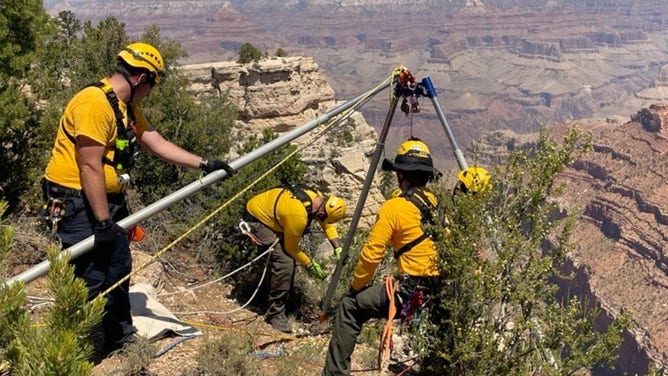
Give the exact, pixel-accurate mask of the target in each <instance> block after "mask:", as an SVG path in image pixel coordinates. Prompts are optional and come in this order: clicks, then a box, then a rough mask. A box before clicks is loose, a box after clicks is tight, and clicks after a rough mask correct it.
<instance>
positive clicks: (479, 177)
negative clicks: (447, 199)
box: [452, 166, 492, 198]
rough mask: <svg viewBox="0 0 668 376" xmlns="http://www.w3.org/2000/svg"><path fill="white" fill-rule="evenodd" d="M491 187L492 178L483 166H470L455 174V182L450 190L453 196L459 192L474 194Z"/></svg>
mask: <svg viewBox="0 0 668 376" xmlns="http://www.w3.org/2000/svg"><path fill="white" fill-rule="evenodd" d="M491 188H492V178H491V176H490V174H489V172H488V171H487V170H486V169H484V168H483V167H478V166H472V167H469V168H467V169H466V170H461V171H459V173H458V174H457V183H456V184H455V187H454V189H453V190H452V196H453V198H454V197H456V196H457V194H459V193H463V194H472V195H475V194H477V193H479V192H482V191H485V190H488V189H491Z"/></svg>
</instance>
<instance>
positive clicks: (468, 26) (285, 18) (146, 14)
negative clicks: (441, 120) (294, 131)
mask: <svg viewBox="0 0 668 376" xmlns="http://www.w3.org/2000/svg"><path fill="white" fill-rule="evenodd" d="M121 4H122V6H121ZM45 5H47V9H50V11H51V12H52V13H54V12H56V13H57V12H58V11H59V10H64V9H67V10H71V11H73V12H74V13H75V14H76V15H77V17H78V18H80V19H93V20H98V19H100V18H101V17H105V16H110V15H113V16H116V17H117V18H119V19H120V20H121V21H122V22H125V23H126V27H127V29H128V31H129V32H130V33H131V34H133V35H139V34H140V33H141V31H142V30H143V28H144V26H146V25H148V24H156V25H158V26H159V27H160V29H161V32H162V34H163V36H166V37H169V38H175V39H177V40H179V41H180V42H181V43H182V45H183V46H184V47H185V48H186V49H187V50H188V51H189V52H190V55H191V56H190V58H189V59H188V60H187V61H184V62H183V63H184V64H194V63H201V64H198V66H199V68H198V69H192V67H191V70H190V75H192V77H191V80H192V81H193V85H195V86H196V87H198V88H200V89H201V90H211V88H210V79H211V73H210V68H211V67H214V66H215V67H216V69H217V72H218V73H219V75H220V77H221V86H222V87H227V86H230V87H232V89H231V91H230V93H231V94H232V95H231V96H232V97H233V98H236V97H238V102H239V103H240V104H241V105H240V107H241V108H242V109H243V111H245V112H244V113H243V115H244V116H245V117H247V118H249V119H250V120H249V121H248V123H247V124H246V125H245V127H246V128H244V129H256V128H260V127H265V126H270V127H273V128H274V129H276V130H280V129H283V130H285V129H287V128H289V126H290V125H293V126H297V125H300V124H303V123H304V122H306V121H308V120H310V119H312V118H313V117H314V116H316V115H317V113H318V112H319V111H321V110H322V109H324V108H325V107H328V106H329V105H330V104H331V103H332V101H333V100H348V99H352V98H353V97H355V96H357V95H358V94H361V93H363V92H364V91H366V90H367V89H369V88H371V87H373V86H375V85H376V84H377V83H379V82H380V81H382V80H383V79H384V78H385V77H387V76H388V75H389V74H390V72H391V70H392V69H393V68H394V67H396V66H397V65H399V64H401V65H405V66H406V67H408V68H409V69H410V70H411V71H412V72H413V74H414V75H415V77H416V78H417V79H421V78H423V77H426V76H429V77H430V78H431V79H432V81H433V83H434V85H435V86H436V88H437V92H438V98H439V101H440V103H441V104H442V105H443V107H444V108H443V110H444V113H445V115H446V117H447V118H448V121H449V123H450V126H451V127H452V128H453V131H454V133H455V136H456V138H457V139H458V141H459V143H460V145H462V146H469V145H471V146H472V147H473V149H474V150H473V151H472V150H467V151H465V155H466V156H467V158H469V159H470V160H469V163H471V160H473V159H475V158H479V159H480V160H481V161H482V163H483V164H486V165H487V164H489V165H491V164H493V163H495V162H500V161H501V159H500V157H501V156H503V155H504V154H505V153H507V152H508V149H509V148H518V147H522V145H526V144H530V143H531V142H533V139H532V136H533V135H532V133H533V132H534V131H535V130H536V129H537V127H538V125H539V124H545V125H548V126H551V131H552V132H554V134H555V135H556V136H557V137H558V136H559V135H560V134H563V132H564V130H565V128H566V127H567V126H570V125H577V126H579V127H581V128H583V129H585V130H588V131H591V132H592V133H593V134H594V141H593V142H594V150H593V152H592V153H590V154H589V155H588V156H586V157H585V158H583V159H582V160H579V161H577V162H576V163H574V165H573V166H571V167H570V168H569V169H567V170H566V171H565V173H564V174H562V176H561V178H562V179H564V180H565V181H567V182H568V192H567V193H568V194H566V195H565V197H563V198H562V199H563V207H564V208H570V207H573V206H577V207H580V208H582V212H583V213H582V216H581V220H580V221H579V223H578V224H577V226H576V228H575V229H574V233H573V240H574V242H575V248H574V250H573V252H572V253H571V255H570V258H569V268H570V269H569V270H568V271H571V272H573V273H574V275H575V278H574V279H573V280H571V281H565V282H564V285H563V286H562V287H563V288H564V290H565V291H571V292H577V293H580V294H584V295H586V296H589V297H591V299H592V300H595V301H596V302H597V303H598V304H599V305H600V307H601V309H602V311H603V314H602V315H601V323H600V324H601V325H605V322H606V320H608V317H614V316H615V315H616V314H618V313H619V312H622V311H624V312H629V313H630V314H631V315H632V316H633V328H632V330H631V331H629V332H628V333H625V336H624V344H623V345H622V350H621V351H620V359H619V361H618V363H617V367H618V368H617V370H616V371H611V372H607V371H604V370H592V372H591V374H592V375H596V376H603V375H605V376H608V375H619V374H622V372H626V373H627V374H647V372H648V371H649V369H650V368H651V367H652V366H653V365H659V366H660V367H664V369H666V368H668V320H666V317H668V257H667V256H666V249H668V184H666V183H667V182H668V163H667V162H666V155H668V106H666V105H665V104H663V103H662V102H664V101H665V98H668V92H667V91H666V90H667V88H668V68H667V67H666V66H665V64H667V62H668V52H667V51H668V48H666V47H667V46H666V44H667V43H668V38H666V30H665V28H666V25H665V24H664V23H665V22H666V21H665V20H668V17H667V16H668V2H666V1H664V0H655V1H652V0H637V1H628V0H619V1H613V0H610V1H602V0H596V1H594V0H591V1H581V0H577V1H576V0H572V1H556V0H552V1H541V0H526V1H519V0H517V1H510V0H509V1H500V0H499V1H486V0H467V1H464V0H461V1H457V0H453V1H446V0H440V1H419V0H414V1H410V0H407V1H402V2H397V1H392V2H390V1H381V0H378V1H361V0H360V1H345V0H340V1H330V0H328V1H324V0H323V1H307V0H300V1H286V2H280V3H279V2H275V3H274V2H272V1H259V0H258V1H252V0H248V1H240V0H239V1H230V2H218V1H145V0H136V1H134V2H132V3H128V2H119V1H104V2H103V1H85V2H81V1H75V0H70V1H45ZM244 42H250V43H252V44H253V45H255V46H257V47H259V48H260V49H262V50H264V51H267V52H268V53H269V54H270V55H272V54H273V52H274V51H275V50H276V49H277V48H279V47H280V48H282V49H284V50H285V51H286V52H287V53H288V55H290V57H289V58H286V59H271V60H265V61H263V62H262V63H261V64H258V65H257V67H251V66H250V65H249V66H247V67H236V66H234V64H224V63H220V61H221V60H235V59H236V57H237V54H238V48H239V46H240V45H241V44H242V43H244ZM297 55H304V56H312V58H310V57H309V58H303V59H302V58H293V56H297ZM280 61H282V63H281V64H282V65H281V66H277V64H279V62H280ZM316 63H317V64H316ZM195 67H197V66H195ZM237 70H239V71H241V72H243V74H244V77H254V78H255V79H254V80H249V79H244V80H241V79H239V78H238V77H239V74H237V73H235V72H236V71H237ZM277 71H280V72H281V74H280V75H277V73H276V72H277ZM225 77H228V78H229V79H228V80H227V81H225ZM277 77H278V78H277ZM281 77H282V78H281ZM325 80H326V81H328V85H329V86H331V89H333V90H330V88H329V87H328V85H326V84H325V82H324V81H325ZM237 86H240V87H237ZM295 86H296V88H295V89H294V90H293V89H292V88H293V87H295ZM297 92H298V93H299V97H297V96H295V95H293V94H291V93H297ZM248 93H253V94H254V96H249V95H247V94H248ZM235 95H236V97H235ZM282 95H285V96H286V98H285V101H283V102H282V101H281V96H282ZM388 97H389V95H388V93H386V92H381V93H380V94H379V95H377V96H376V98H374V100H373V101H372V102H369V103H367V104H366V105H365V106H364V108H363V110H362V112H363V114H364V118H365V119H366V121H367V122H368V123H369V124H371V125H373V126H375V127H379V126H380V125H382V123H383V120H384V118H385V115H386V112H387V107H388ZM258 98H263V100H259V99H258ZM255 99H257V101H253V100H255ZM265 99H266V100H265ZM268 99H271V100H270V101H269V100H268ZM420 105H421V108H422V111H421V112H420V113H418V114H415V115H414V116H413V118H410V117H405V116H404V115H403V114H402V113H400V112H399V111H398V110H397V114H395V120H394V122H393V124H392V126H393V127H395V128H396V129H395V130H394V131H393V132H390V135H391V136H390V137H391V139H390V140H388V143H387V148H388V154H392V153H393V151H394V148H395V147H396V145H398V143H399V142H401V141H402V140H403V139H405V138H406V137H408V135H410V134H411V128H412V133H413V134H414V135H416V136H419V137H422V138H425V139H428V142H429V144H430V146H432V150H433V151H435V152H436V153H435V154H437V155H438V156H439V157H440V158H439V159H440V161H439V162H440V163H444V164H446V166H445V167H448V166H447V164H448V163H450V164H451V166H452V165H454V162H453V161H452V151H451V150H450V148H449V144H448V142H447V140H446V138H445V134H444V132H443V130H442V128H441V126H440V125H438V124H437V121H438V120H437V118H436V116H435V112H434V111H433V108H431V102H430V101H429V100H426V99H424V98H422V99H421V102H420ZM261 108H264V110H261ZM303 109H308V110H305V111H304V110H303ZM263 111H264V112H263ZM277 111H283V112H284V114H283V115H284V117H282V118H278V117H277V116H276V113H277ZM295 111H296V112H295ZM263 114H264V115H263ZM265 115H266V116H265ZM293 123H294V124H293ZM356 123H357V125H356V129H357V132H359V134H356V135H355V137H354V139H355V140H361V141H356V144H355V145H352V144H351V145H345V146H344V147H345V148H344V149H342V148H341V147H338V148H337V150H338V149H341V150H344V151H345V152H343V153H342V154H341V155H334V154H335V153H334V152H333V151H332V150H328V151H326V152H323V153H315V154H312V155H307V156H306V160H307V161H309V162H310V163H312V164H313V165H320V164H322V163H326V164H327V165H326V166H325V167H324V168H320V169H318V168H313V169H312V170H314V171H315V176H312V177H311V178H313V179H314V180H316V181H319V182H320V183H321V184H323V185H325V186H327V187H338V189H341V190H342V191H344V192H343V193H344V196H345V197H346V198H347V199H349V200H351V202H353V201H355V196H354V194H353V193H351V192H355V189H356V187H358V186H359V184H360V182H361V181H362V178H363V176H364V173H365V166H366V160H365V156H368V155H369V152H370V150H373V147H374V146H375V143H374V140H373V137H374V136H375V135H374V134H373V133H374V132H373V131H369V130H370V128H369V127H366V126H364V121H363V119H356ZM439 139H442V140H443V142H440V143H439V142H438V140H439ZM473 140H475V141H476V142H472V141H473ZM323 142H325V143H324V144H323V145H327V144H329V143H331V142H329V141H323ZM321 149H322V150H325V149H324V148H321ZM444 159H445V160H448V161H447V162H443V160H444ZM357 190H359V189H357ZM373 193H374V196H375V197H376V199H374V200H373V201H372V203H371V205H370V206H369V208H367V209H368V210H367V212H366V213H364V214H366V217H367V219H368V220H369V221H370V220H371V219H372V218H373V213H374V210H375V208H376V207H377V205H378V204H379V202H381V201H382V197H381V196H380V194H379V192H373ZM565 210H567V209H565Z"/></svg>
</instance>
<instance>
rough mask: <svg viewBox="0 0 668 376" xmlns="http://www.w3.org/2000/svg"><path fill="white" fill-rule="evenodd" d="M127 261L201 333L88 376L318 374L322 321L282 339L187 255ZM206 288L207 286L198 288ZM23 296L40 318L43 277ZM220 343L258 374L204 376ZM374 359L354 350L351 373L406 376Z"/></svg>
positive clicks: (363, 349)
mask: <svg viewBox="0 0 668 376" xmlns="http://www.w3.org/2000/svg"><path fill="white" fill-rule="evenodd" d="M133 263H134V269H133V273H134V274H133V275H132V278H131V282H132V284H134V283H139V282H143V283H150V284H151V285H153V286H154V287H155V289H156V293H157V300H158V301H159V302H160V303H161V304H162V305H164V306H165V307H167V308H169V310H170V311H171V312H172V313H174V314H175V316H176V317H177V318H178V319H179V320H180V321H181V322H182V323H184V324H187V325H190V326H192V327H194V328H197V329H199V330H200V331H201V332H202V334H203V335H202V336H198V337H194V338H191V339H186V338H184V337H178V336H170V337H166V338H162V339H159V340H157V341H154V342H152V343H149V342H148V341H140V343H139V344H137V345H133V346H132V347H130V348H128V349H126V351H125V352H118V353H114V354H112V355H111V356H109V357H107V358H105V359H103V360H101V361H100V362H99V363H97V364H96V365H95V368H94V372H93V375H96V376H102V375H121V376H122V375H151V376H152V375H156V376H177V375H178V376H186V375H188V376H191V375H192V376H195V375H222V374H229V375H237V374H238V375H240V374H244V375H267V376H273V375H295V376H301V375H303V376H315V375H320V372H321V370H322V367H323V365H324V360H325V352H326V350H327V346H328V343H329V338H330V334H329V330H330V325H329V323H328V322H326V321H325V322H324V323H320V322H319V321H317V320H313V322H310V323H307V322H302V321H298V320H295V319H294V318H291V320H292V322H293V333H292V334H290V335H286V334H283V333H281V332H279V331H277V330H275V329H273V328H272V327H271V326H270V325H268V324H267V323H265V321H264V319H263V316H262V314H261V312H255V311H253V310H252V309H251V308H252V307H250V306H249V307H246V308H241V305H243V304H244V303H245V302H237V301H236V300H234V299H232V298H230V296H231V295H230V294H231V286H230V285H228V284H226V283H225V281H224V280H222V281H218V282H215V283H211V280H212V278H210V277H208V276H207V271H206V268H205V267H203V266H200V265H197V263H196V262H195V261H194V260H193V259H192V257H190V256H189V255H188V254H187V253H184V254H179V255H178V256H175V255H173V254H170V255H167V256H165V255H163V257H160V258H158V259H154V258H152V256H150V255H148V254H146V253H143V252H141V251H139V250H138V249H134V248H133ZM205 284H206V286H205V287H203V288H197V286H201V285H205ZM27 291H28V295H29V296H30V297H31V301H32V302H34V307H33V312H34V313H35V315H36V316H38V315H39V311H40V307H44V306H45V305H47V304H48V302H46V301H42V300H41V297H46V296H47V294H46V279H45V278H40V279H38V280H37V281H35V282H33V283H31V284H29V285H28V287H27ZM175 292H176V293H175ZM37 302H38V303H37ZM229 312H232V313H229ZM220 338H227V339H228V341H229V342H231V343H230V344H229V345H228V347H230V348H231V349H232V350H234V349H236V351H237V352H238V351H242V353H241V355H239V357H240V359H236V360H235V361H236V362H246V361H248V362H251V364H253V365H254V366H256V367H257V368H254V369H253V371H245V372H240V371H232V370H230V373H224V372H220V371H219V372H218V373H216V372H213V373H212V372H210V371H208V370H207V371H204V369H207V368H206V364H211V363H203V364H198V362H202V360H201V358H202V357H203V356H204V355H203V354H208V358H209V362H211V359H218V360H219V361H220V362H224V361H227V359H226V358H225V357H226V356H229V355H225V354H220V357H218V356H217V355H216V354H211V353H210V351H211V347H207V345H208V344H209V345H210V344H211V343H212V342H213V341H216V340H217V339H220ZM142 343H143V345H142ZM246 344H250V346H248V347H247V348H249V349H250V351H245V350H241V349H245V347H244V345H246ZM142 346H143V349H142ZM147 348H148V350H146V349H147ZM142 351H150V353H149V354H150V355H149V358H150V359H149V360H148V363H149V365H148V367H146V368H143V369H141V370H139V371H137V370H136V369H135V368H136V364H139V363H137V358H138V356H140V355H137V353H140V352H142ZM228 351H230V350H228ZM157 354H159V356H156V355H157ZM226 354H228V353H227V352H226ZM377 354H378V350H377V347H375V346H369V345H365V344H360V345H358V346H357V347H356V349H355V353H354V354H353V364H352V369H353V374H354V375H360V376H365V375H410V370H409V369H406V367H405V366H402V364H401V363H399V364H392V368H393V369H398V371H389V370H385V371H380V370H379V369H378V367H377V364H376V359H377ZM407 364H410V363H409V362H407ZM218 366H220V363H218ZM133 367H135V368H133ZM223 368H225V367H223ZM133 369H135V370H134V371H132V370H133Z"/></svg>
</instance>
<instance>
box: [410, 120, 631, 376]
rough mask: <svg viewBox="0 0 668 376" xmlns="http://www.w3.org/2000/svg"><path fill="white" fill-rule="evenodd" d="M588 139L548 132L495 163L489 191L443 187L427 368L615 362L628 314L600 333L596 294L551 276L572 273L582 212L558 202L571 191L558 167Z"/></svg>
mask: <svg viewBox="0 0 668 376" xmlns="http://www.w3.org/2000/svg"><path fill="white" fill-rule="evenodd" d="M590 147H591V143H590V135H588V134H583V133H582V132H580V131H579V130H577V129H572V130H570V132H569V133H568V134H567V135H566V136H565V137H564V139H563V141H562V142H561V143H558V142H556V141H554V140H552V139H551V138H550V137H549V136H548V133H547V131H545V130H541V132H540V135H539V138H538V141H537V142H536V144H535V145H533V147H531V148H529V149H527V150H524V151H517V152H513V153H511V154H510V156H509V157H508V159H507V161H506V163H505V165H504V167H503V169H500V168H499V169H497V170H496V172H495V174H493V181H494V184H493V188H492V189H491V190H488V191H487V192H484V193H482V194H478V195H476V196H457V197H455V198H454V199H452V198H450V197H449V195H447V194H444V195H443V198H442V200H443V202H444V203H445V204H446V205H447V210H446V212H447V213H449V214H450V215H449V219H450V226H449V227H448V229H447V234H446V235H445V236H443V240H442V241H440V242H439V243H438V246H439V253H440V256H441V260H440V269H441V272H442V285H441V286H442V288H441V289H440V291H437V292H435V293H434V294H433V296H432V297H431V298H432V299H433V304H432V305H431V309H429V312H428V320H425V316H423V317H422V321H421V322H419V323H421V324H422V325H421V326H420V335H421V336H419V337H418V338H419V339H420V345H421V347H419V348H420V349H421V350H422V355H423V356H424V357H425V359H424V361H423V364H422V373H423V374H430V375H431V374H437V375H462V374H467V375H526V374H541V375H569V374H573V373H575V372H577V371H581V370H586V369H591V368H592V367H593V366H604V367H605V366H610V365H611V364H612V362H613V361H614V359H615V350H616V349H617V348H618V347H619V346H620V344H621V333H622V331H623V330H624V329H625V328H626V327H627V325H628V319H627V317H625V316H622V317H619V318H618V319H616V320H615V321H613V323H612V324H611V325H610V326H609V327H608V328H607V329H606V330H603V331H597V330H596V329H595V327H594V319H595V318H596V317H597V315H598V314H599V311H598V309H597V308H596V305H595V304H594V302H590V301H587V299H586V297H580V296H568V295H562V294H560V293H559V291H558V287H557V285H555V284H554V283H553V281H554V279H555V278H562V279H567V278H569V277H570V276H568V275H564V268H563V266H564V263H565V261H566V256H567V254H568V252H569V251H570V250H571V249H572V246H573V244H571V243H570V242H569V237H570V235H571V231H572V229H573V225H574V224H575V223H576V221H577V219H578V211H577V210H573V209H572V208H568V213H567V214H563V209H564V208H561V207H560V206H559V204H558V201H557V199H558V197H559V196H560V195H562V194H564V193H565V192H567V191H566V190H565V188H566V184H565V183H563V182H561V183H560V182H558V179H557V178H558V174H559V173H560V172H561V171H563V169H564V168H565V167H566V166H568V165H569V164H571V163H572V162H573V161H574V160H576V159H577V158H578V157H580V156H581V155H583V154H584V153H586V152H587V151H588V150H589V149H590ZM416 324H417V323H416Z"/></svg>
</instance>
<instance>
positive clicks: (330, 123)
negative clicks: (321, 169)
mask: <svg viewBox="0 0 668 376" xmlns="http://www.w3.org/2000/svg"><path fill="white" fill-rule="evenodd" d="M391 78H392V76H390V77H389V78H387V79H386V80H388V79H391ZM384 82H385V81H383V83H384ZM383 83H381V84H379V85H378V86H381V85H382V84H383ZM371 98H372V95H371V94H368V95H366V96H364V97H363V98H361V99H360V100H359V101H358V102H357V103H356V104H355V105H354V106H352V107H351V108H349V109H347V110H346V111H344V112H342V113H341V114H339V115H338V116H337V117H335V118H333V119H331V120H330V121H328V123H327V124H326V125H325V127H324V128H323V129H322V130H321V131H320V132H319V133H317V134H316V135H315V136H314V137H313V138H312V139H311V140H310V141H309V142H307V143H305V144H304V145H303V146H301V147H299V148H295V150H293V151H292V152H290V153H288V154H287V155H286V156H285V158H283V160H281V161H279V163H277V164H276V165H274V166H273V167H271V168H270V169H269V170H267V172H265V173H264V174H262V175H260V177H258V178H257V179H255V180H254V181H253V182H252V183H251V184H249V185H247V186H246V187H245V188H244V189H242V190H241V191H239V192H238V193H237V194H236V195H234V196H232V197H231V198H230V199H229V200H227V201H226V202H225V203H223V204H222V205H221V206H220V207H218V208H217V209H215V210H214V211H212V212H211V213H210V214H209V215H207V216H206V217H204V218H203V219H202V220H201V221H199V222H198V223H196V224H195V225H194V226H193V227H191V228H190V229H188V230H187V231H186V232H184V233H183V234H182V235H181V236H179V237H178V238H176V239H175V240H174V241H172V242H171V243H169V244H168V245H167V246H165V247H163V248H162V249H161V250H160V251H158V252H157V253H156V254H155V255H154V256H152V257H151V258H150V259H149V260H148V261H146V262H145V263H144V264H142V265H140V266H139V267H138V268H137V269H134V270H132V271H131V272H130V273H129V274H128V275H126V276H125V277H123V278H121V279H120V280H119V281H118V282H116V283H115V284H113V285H112V286H111V287H109V288H108V289H107V290H105V291H104V292H102V293H101V294H100V296H105V295H107V294H109V293H110V292H111V291H113V290H114V289H116V288H117V287H119V286H120V285H121V284H123V283H124V282H125V281H127V280H129V279H130V277H132V276H133V275H135V274H137V273H138V272H139V271H141V270H142V269H144V268H146V267H147V266H149V265H150V264H152V263H153V262H155V260H156V259H157V258H158V257H160V256H161V255H162V254H163V253H165V252H167V251H168V250H169V249H171V248H172V247H173V246H174V245H176V244H177V243H179V242H180V241H181V240H183V239H185V238H186V237H187V236H188V235H190V234H191V233H193V232H194V231H195V230H196V229H198V228H199V227H201V226H202V225H203V224H204V223H206V222H208V221H209V220H210V219H211V218H213V217H214V216H215V215H216V214H218V213H219V212H220V211H221V210H223V209H224V208H226V207H227V206H229V205H230V203H232V202H233V201H234V200H236V199H238V198H239V197H241V196H242V195H243V194H244V193H246V192H247V191H248V190H250V189H251V187H253V186H254V185H255V184H257V183H258V182H260V181H261V180H262V179H264V178H265V177H267V176H268V175H269V174H271V173H272V172H273V171H274V170H276V169H278V167H280V166H281V165H282V164H283V163H285V162H286V161H287V160H288V159H289V158H291V157H292V156H293V155H295V154H297V153H298V152H300V151H301V150H304V149H305V148H306V147H307V146H310V145H311V144H312V143H314V142H315V141H316V140H317V139H318V138H320V137H322V136H323V135H324V134H325V133H327V132H328V131H330V130H331V129H332V127H333V126H334V125H335V124H338V123H339V122H341V121H343V120H345V119H347V118H349V117H350V116H351V115H352V114H353V112H354V111H355V110H357V108H359V107H361V106H362V105H363V104H364V103H366V102H368V101H369V100H370V99H371Z"/></svg>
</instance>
